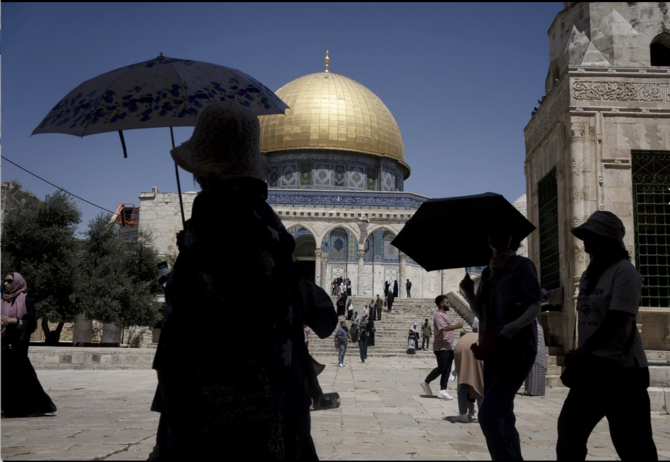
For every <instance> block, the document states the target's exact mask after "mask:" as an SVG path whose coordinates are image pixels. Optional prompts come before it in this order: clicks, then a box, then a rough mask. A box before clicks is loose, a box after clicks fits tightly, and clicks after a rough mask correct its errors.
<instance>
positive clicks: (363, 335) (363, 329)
mask: <svg viewBox="0 0 670 462" xmlns="http://www.w3.org/2000/svg"><path fill="white" fill-rule="evenodd" d="M358 331H359V336H358V351H359V353H360V354H361V362H362V363H364V362H365V360H366V359H368V338H369V334H368V318H367V316H363V320H362V321H361V322H360V324H359V325H358Z"/></svg>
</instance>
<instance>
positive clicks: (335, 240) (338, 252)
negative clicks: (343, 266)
mask: <svg viewBox="0 0 670 462" xmlns="http://www.w3.org/2000/svg"><path fill="white" fill-rule="evenodd" d="M330 242H331V243H330V255H329V256H330V260H336V261H345V260H346V258H347V253H348V251H349V240H348V239H347V231H346V230H344V229H342V228H338V229H334V230H333V231H331V233H330Z"/></svg>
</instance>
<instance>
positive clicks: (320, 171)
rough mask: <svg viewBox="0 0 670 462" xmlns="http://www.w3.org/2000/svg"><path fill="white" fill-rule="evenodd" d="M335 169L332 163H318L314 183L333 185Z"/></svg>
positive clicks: (317, 184)
mask: <svg viewBox="0 0 670 462" xmlns="http://www.w3.org/2000/svg"><path fill="white" fill-rule="evenodd" d="M332 184H333V170H332V168H331V165H330V164H326V163H317V164H316V165H315V167H314V185H315V186H320V187H327V186H332Z"/></svg>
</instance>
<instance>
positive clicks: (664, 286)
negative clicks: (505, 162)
mask: <svg viewBox="0 0 670 462" xmlns="http://www.w3.org/2000/svg"><path fill="white" fill-rule="evenodd" d="M669 31H670V15H669V13H668V2H658V3H651V2H638V3H622V2H613V3H600V2H596V3H586V2H578V3H573V2H566V3H564V9H563V10H562V11H561V12H560V13H559V14H558V15H557V17H556V19H555V20H554V22H553V24H552V25H551V27H550V28H549V32H548V34H549V41H550V65H549V70H548V73H547V78H546V95H545V96H544V97H542V101H541V104H540V106H539V108H535V110H534V111H533V114H532V118H531V120H530V122H529V123H528V125H527V126H526V128H525V130H524V134H525V140H526V163H525V175H526V192H527V197H528V199H529V200H528V218H529V219H530V220H531V221H532V222H533V223H534V224H535V225H536V226H537V227H538V228H539V232H535V233H533V234H532V235H531V236H530V237H529V240H528V252H529V255H530V258H531V259H532V260H533V261H534V262H535V264H536V266H537V268H538V270H539V273H540V279H541V285H542V287H544V288H546V289H555V288H562V291H563V302H562V311H557V312H551V313H547V314H545V315H543V316H546V317H547V319H546V321H547V324H548V326H549V328H550V333H549V334H550V337H552V338H556V339H559V340H560V343H561V344H562V345H563V347H564V349H569V348H571V347H572V345H573V337H574V334H573V332H574V325H575V324H574V323H575V315H576V296H577V288H578V284H579V278H580V276H581V274H582V272H583V271H584V270H585V269H586V267H587V265H588V255H586V254H585V253H584V247H583V243H582V241H580V240H578V239H576V238H574V237H573V236H572V234H571V232H570V229H571V228H572V227H574V226H577V225H579V224H581V223H583V222H584V221H585V220H586V219H587V218H588V217H589V215H591V214H592V213H593V212H595V211H596V210H608V211H611V212H613V213H615V214H616V215H617V216H619V217H620V218H621V219H622V220H623V222H624V225H625V226H626V236H625V245H626V247H627V248H628V250H629V252H630V254H631V259H632V261H633V262H634V263H635V265H636V267H637V268H638V270H639V272H640V273H641V274H642V276H643V277H644V283H643V290H642V300H641V310H640V314H639V316H638V318H637V322H638V324H642V338H643V342H644V346H645V348H647V349H654V350H664V349H669V348H670V311H668V307H670V293H669V291H670V261H669V258H670V208H669V207H668V203H669V202H670V91H669V87H670V33H669Z"/></svg>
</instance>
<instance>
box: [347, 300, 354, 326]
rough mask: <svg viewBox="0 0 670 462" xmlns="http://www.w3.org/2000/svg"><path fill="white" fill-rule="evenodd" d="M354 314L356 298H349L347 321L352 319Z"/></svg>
mask: <svg viewBox="0 0 670 462" xmlns="http://www.w3.org/2000/svg"><path fill="white" fill-rule="evenodd" d="M353 315H354V299H353V298H349V299H348V300H347V321H351V317H352V316H353Z"/></svg>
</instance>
